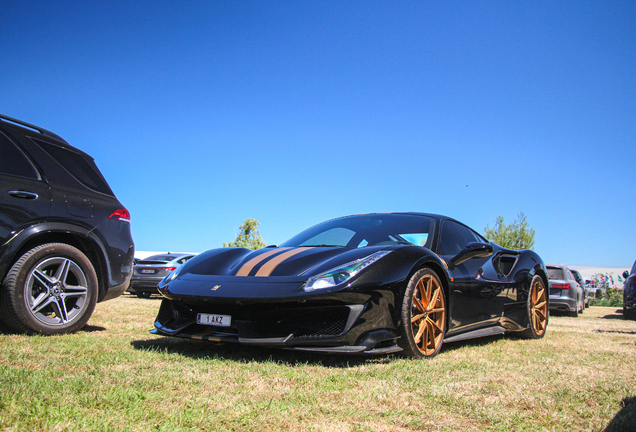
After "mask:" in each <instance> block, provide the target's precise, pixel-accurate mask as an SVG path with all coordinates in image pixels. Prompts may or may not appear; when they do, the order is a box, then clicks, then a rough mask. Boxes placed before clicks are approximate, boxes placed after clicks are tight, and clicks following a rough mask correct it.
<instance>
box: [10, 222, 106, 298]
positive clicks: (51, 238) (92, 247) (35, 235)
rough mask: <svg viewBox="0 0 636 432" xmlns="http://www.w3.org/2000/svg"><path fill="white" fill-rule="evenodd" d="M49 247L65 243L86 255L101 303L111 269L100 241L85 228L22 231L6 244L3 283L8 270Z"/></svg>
mask: <svg viewBox="0 0 636 432" xmlns="http://www.w3.org/2000/svg"><path fill="white" fill-rule="evenodd" d="M47 243H64V244H68V245H70V246H73V247H75V248H77V249H79V250H80V251H82V253H84V254H85V255H86V257H87V258H88V259H89V261H90V262H91V264H92V265H93V268H94V269H95V273H96V274H97V282H98V296H97V301H98V302H99V301H101V299H102V298H104V297H105V296H106V292H107V290H108V278H109V275H108V271H109V269H108V265H107V264H106V253H105V250H104V246H103V245H102V244H101V241H99V238H97V236H95V235H94V234H92V232H91V231H90V230H88V229H86V228H84V227H79V226H74V225H69V224H62V223H55V224H46V223H45V224H38V225H31V226H29V227H28V228H25V229H23V230H22V231H19V232H18V233H17V234H16V235H15V236H14V237H12V238H11V240H10V241H8V242H7V243H5V245H4V246H5V247H6V249H5V250H4V251H2V254H1V256H0V277H1V278H2V279H4V277H5V275H6V274H7V273H8V271H9V269H10V268H11V267H12V266H13V264H15V262H16V261H18V260H19V259H20V257H21V256H22V255H24V254H25V253H27V252H28V251H29V250H31V249H33V248H34V247H37V246H40V245H43V244H47Z"/></svg>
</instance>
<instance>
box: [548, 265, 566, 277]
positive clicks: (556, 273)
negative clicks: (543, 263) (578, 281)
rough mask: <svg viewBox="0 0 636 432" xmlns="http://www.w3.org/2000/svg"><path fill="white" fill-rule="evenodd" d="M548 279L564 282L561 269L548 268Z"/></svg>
mask: <svg viewBox="0 0 636 432" xmlns="http://www.w3.org/2000/svg"><path fill="white" fill-rule="evenodd" d="M547 270H548V279H550V280H565V275H564V274H563V269H562V268H560V267H548V269H547Z"/></svg>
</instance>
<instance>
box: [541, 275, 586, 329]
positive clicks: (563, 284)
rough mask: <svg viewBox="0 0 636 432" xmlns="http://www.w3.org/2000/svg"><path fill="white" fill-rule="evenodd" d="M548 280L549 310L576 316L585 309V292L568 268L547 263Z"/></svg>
mask: <svg viewBox="0 0 636 432" xmlns="http://www.w3.org/2000/svg"><path fill="white" fill-rule="evenodd" d="M546 269H547V270H548V279H549V281H550V310H553V311H560V312H567V313H568V314H569V315H570V316H573V317H577V316H579V313H581V312H583V310H584V309H585V293H584V291H583V288H581V285H579V283H578V282H577V281H576V278H575V277H574V275H573V274H572V272H571V271H570V269H569V268H568V267H567V266H565V265H563V264H547V265H546Z"/></svg>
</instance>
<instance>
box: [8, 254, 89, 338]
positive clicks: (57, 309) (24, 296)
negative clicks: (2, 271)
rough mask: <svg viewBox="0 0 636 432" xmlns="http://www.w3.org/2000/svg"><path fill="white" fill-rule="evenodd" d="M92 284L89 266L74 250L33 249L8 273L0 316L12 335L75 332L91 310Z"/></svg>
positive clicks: (87, 317) (81, 255)
mask: <svg viewBox="0 0 636 432" xmlns="http://www.w3.org/2000/svg"><path fill="white" fill-rule="evenodd" d="M97 284H98V283H97V275H96V273H95V269H94V268H93V265H92V263H91V262H90V260H89V259H88V258H87V257H86V255H84V254H83V253H82V252H81V251H80V250H79V249H77V248H75V247H73V246H70V245H67V244H64V243H49V244H45V245H42V246H38V247H35V248H33V249H31V250H30V251H28V252H27V253H25V254H24V255H22V257H20V259H18V261H16V263H15V264H14V265H13V266H12V267H11V269H10V270H9V273H7V276H6V277H5V279H4V281H3V283H2V290H1V292H0V316H1V317H2V320H3V321H4V322H5V323H6V324H7V325H8V326H9V327H11V328H12V329H13V330H14V331H17V332H23V333H40V334H46V335H52V334H59V333H70V332H75V331H77V330H79V329H81V328H82V327H83V326H84V324H86V322H87V321H88V319H89V318H90V317H91V315H92V313H93V310H94V309H95V303H96V302H97V291H98V289H97Z"/></svg>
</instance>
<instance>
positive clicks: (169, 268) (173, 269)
mask: <svg viewBox="0 0 636 432" xmlns="http://www.w3.org/2000/svg"><path fill="white" fill-rule="evenodd" d="M162 269H163V270H168V271H169V272H173V271H175V270H176V269H177V268H176V267H162Z"/></svg>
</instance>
